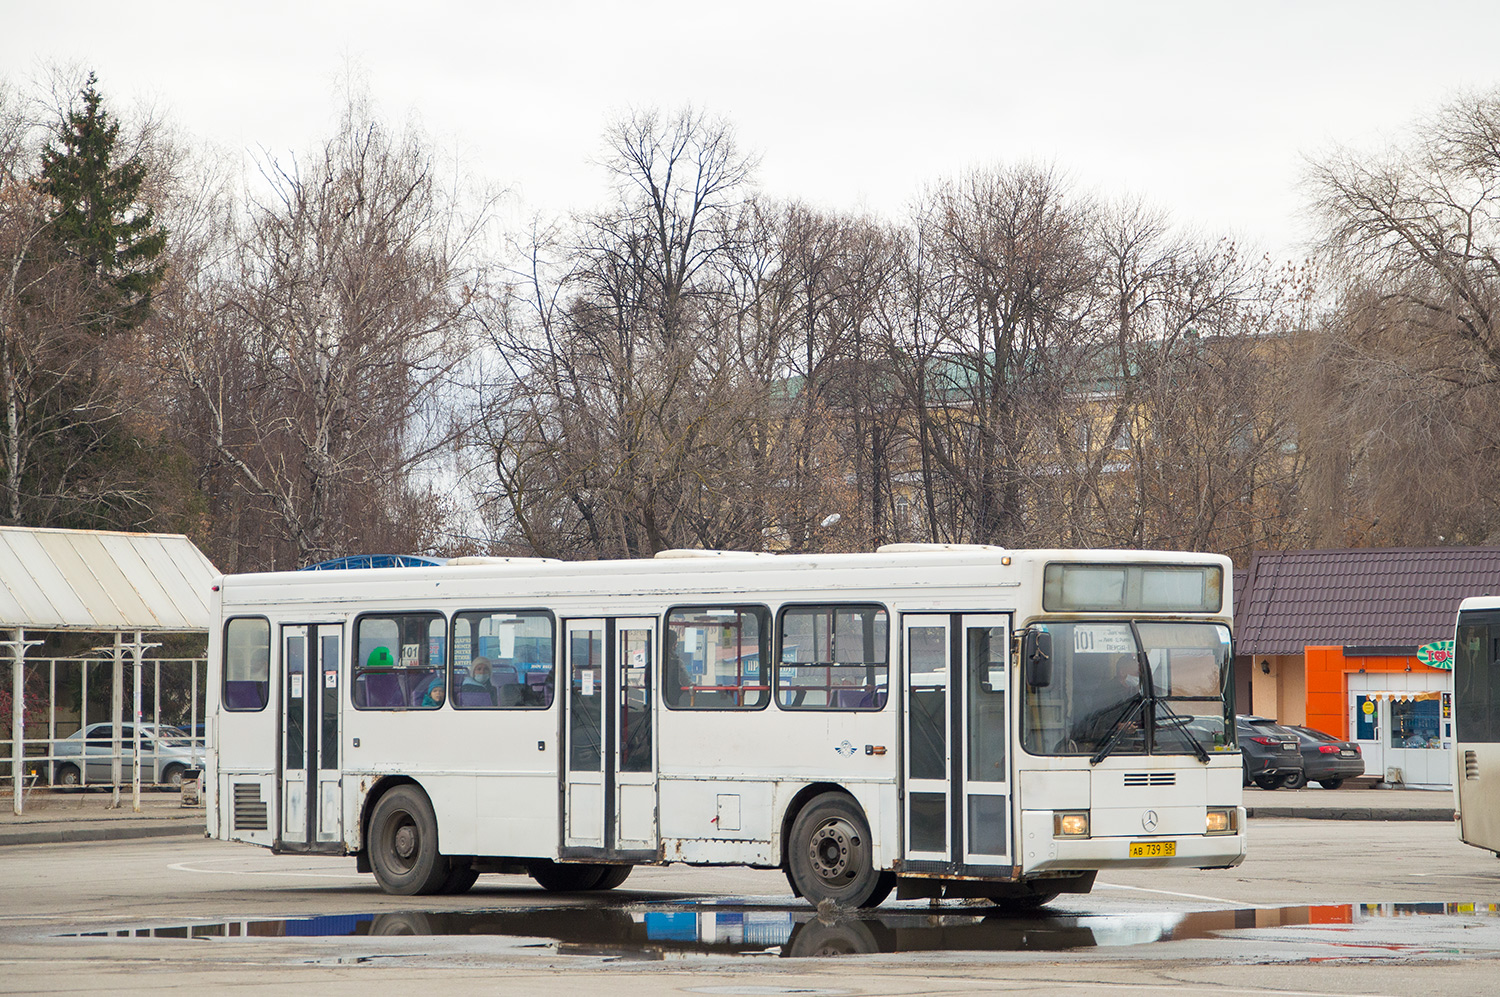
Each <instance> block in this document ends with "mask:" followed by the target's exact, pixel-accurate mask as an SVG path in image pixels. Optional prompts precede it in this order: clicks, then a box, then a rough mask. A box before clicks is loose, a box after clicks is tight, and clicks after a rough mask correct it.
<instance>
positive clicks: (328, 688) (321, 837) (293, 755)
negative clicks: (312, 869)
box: [276, 624, 343, 852]
mask: <svg viewBox="0 0 1500 997" xmlns="http://www.w3.org/2000/svg"><path fill="white" fill-rule="evenodd" d="M341 641H342V628H341V627H340V626H338V625H337V624H332V625H330V624H301V625H297V626H283V627H282V628H281V662H282V669H283V673H282V686H281V689H282V712H281V724H280V726H281V758H280V762H281V764H280V769H281V772H280V783H281V787H280V789H281V792H280V794H279V795H280V799H281V817H280V824H279V827H278V829H277V835H276V836H277V842H276V847H277V848H279V849H280V850H282V851H288V852H341V851H342V850H343V796H342V792H341V790H340V786H341V782H340V779H339V647H340V644H341Z"/></svg>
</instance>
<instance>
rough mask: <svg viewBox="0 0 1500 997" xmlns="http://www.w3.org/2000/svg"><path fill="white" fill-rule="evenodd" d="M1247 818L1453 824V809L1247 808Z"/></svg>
mask: <svg viewBox="0 0 1500 997" xmlns="http://www.w3.org/2000/svg"><path fill="white" fill-rule="evenodd" d="M1245 816H1247V817H1277V818H1281V819H1294V820H1296V819H1300V820H1387V821H1390V820H1403V821H1404V820H1421V821H1443V822H1445V823H1450V824H1451V823H1452V822H1453V810H1452V809H1451V808H1439V807H1392V808H1391V809H1389V810H1380V809H1372V808H1370V807H1248V808H1246V810H1245Z"/></svg>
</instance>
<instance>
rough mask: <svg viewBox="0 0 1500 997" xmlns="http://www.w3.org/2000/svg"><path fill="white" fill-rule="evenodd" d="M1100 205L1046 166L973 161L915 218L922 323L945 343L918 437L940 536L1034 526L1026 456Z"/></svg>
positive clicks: (1050, 386) (1067, 336) (1052, 388)
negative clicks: (974, 167) (978, 167)
mask: <svg viewBox="0 0 1500 997" xmlns="http://www.w3.org/2000/svg"><path fill="white" fill-rule="evenodd" d="M1093 211H1094V209H1093V207H1092V206H1091V205H1090V204H1089V203H1088V202H1087V201H1086V200H1084V199H1081V198H1080V199H1075V198H1072V197H1071V196H1070V194H1069V192H1068V191H1067V189H1066V186H1065V185H1064V184H1063V182H1062V181H1061V179H1060V178H1059V177H1058V176H1056V175H1055V174H1054V173H1053V172H1052V171H1050V170H1047V169H1042V168H1036V167H1022V168H1016V169H1011V170H1003V171H976V172H974V173H971V174H969V175H967V176H964V177H962V178H960V179H958V180H956V181H953V182H950V183H948V184H945V185H943V186H941V187H939V188H938V189H937V190H936V191H935V192H934V193H933V194H932V196H931V197H930V198H929V199H928V202H927V204H926V205H925V207H924V209H923V212H922V215H921V226H922V229H921V232H922V235H921V238H922V255H923V265H924V269H925V270H926V272H927V274H928V276H927V277H926V278H925V279H924V282H923V297H922V305H921V321H922V323H924V324H927V325H930V326H931V327H932V328H933V329H934V333H933V335H934V336H935V337H936V338H937V339H938V340H939V341H940V342H941V347H940V349H939V351H938V352H937V354H936V355H935V356H934V358H933V359H935V360H936V361H937V366H936V367H934V368H933V369H932V370H931V371H929V372H928V373H927V374H925V375H924V376H925V377H926V383H925V391H926V393H927V394H928V395H930V396H931V397H933V398H938V399H941V403H940V404H938V405H935V406H933V405H929V406H928V407H927V408H926V409H925V410H924V412H923V416H924V419H925V423H924V425H923V426H922V428H921V433H920V439H921V441H922V446H923V447H924V464H925V465H926V466H927V467H928V468H929V469H930V470H931V472H932V476H931V477H930V478H929V479H928V481H927V484H926V487H927V488H929V489H934V490H935V492H936V494H937V495H938V497H939V499H938V504H939V505H942V506H943V507H944V508H945V509H946V513H943V514H941V515H940V516H939V520H938V522H936V523H934V526H935V527H936V530H935V533H936V534H937V535H938V536H940V537H941V538H943V539H949V540H960V541H982V542H999V543H1010V544H1019V543H1022V542H1025V541H1027V540H1028V539H1030V537H1029V536H1028V531H1029V527H1028V525H1027V517H1026V509H1025V499H1026V479H1027V475H1028V468H1027V463H1028V461H1027V455H1028V454H1029V453H1031V452H1032V451H1033V449H1034V448H1035V446H1036V444H1037V438H1036V435H1035V431H1036V428H1037V421H1036V416H1037V415H1038V414H1039V413H1041V412H1043V411H1045V409H1046V407H1047V406H1048V405H1049V404H1050V402H1051V401H1052V400H1055V399H1057V398H1058V397H1059V392H1060V390H1061V389H1060V387H1059V385H1058V378H1059V377H1060V376H1061V375H1062V372H1063V371H1064V369H1065V368H1066V367H1067V366H1068V365H1069V364H1070V363H1071V358H1072V357H1073V355H1074V344H1075V341H1076V340H1077V338H1078V335H1079V330H1080V323H1081V319H1082V317H1083V315H1084V314H1085V313H1086V311H1087V309H1088V308H1089V307H1090V305H1091V304H1092V302H1093V294H1094V286H1095V281H1096V277H1097V266H1096V263H1095V260H1094V258H1093V255H1092V252H1091V246H1090V243H1089V226H1090V219H1091V216H1092V213H1093Z"/></svg>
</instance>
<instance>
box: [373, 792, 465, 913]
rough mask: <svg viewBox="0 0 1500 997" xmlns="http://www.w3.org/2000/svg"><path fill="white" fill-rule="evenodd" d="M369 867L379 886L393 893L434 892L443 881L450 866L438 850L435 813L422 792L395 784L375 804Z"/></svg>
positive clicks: (406, 894)
mask: <svg viewBox="0 0 1500 997" xmlns="http://www.w3.org/2000/svg"><path fill="white" fill-rule="evenodd" d="M370 867H371V868H372V869H373V870H374V872H375V881H376V882H378V883H379V884H380V888H381V889H382V890H384V891H385V892H387V893H391V894H395V895H396V896H403V897H410V896H417V895H424V894H430V893H436V892H437V891H438V890H439V889H440V888H441V887H442V885H443V884H444V883H445V882H446V881H447V879H448V874H449V872H450V866H449V862H448V860H447V859H446V858H444V857H443V855H442V854H441V853H439V852H438V827H437V816H436V815H435V814H434V813H433V812H432V803H431V802H430V801H429V800H428V799H427V794H426V793H424V792H422V791H421V790H420V789H418V788H417V787H415V786H397V787H396V788H395V789H393V790H391V791H390V792H389V793H386V794H385V795H384V796H382V797H381V798H380V802H379V803H377V804H375V812H374V814H372V815H371V817H370Z"/></svg>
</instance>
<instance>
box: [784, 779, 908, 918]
mask: <svg viewBox="0 0 1500 997" xmlns="http://www.w3.org/2000/svg"><path fill="white" fill-rule="evenodd" d="M873 854H874V850H873V848H872V847H871V841H870V825H869V823H868V822H866V820H865V815H864V814H863V813H862V812H861V811H860V808H859V804H857V803H855V802H854V801H853V800H852V799H850V798H849V797H847V796H845V795H843V794H842V793H824V794H823V795H822V796H818V797H815V798H814V799H813V800H812V801H811V802H809V803H808V804H807V806H805V807H803V808H802V812H801V813H799V814H798V815H797V819H796V820H795V821H793V822H792V834H791V839H790V841H789V843H788V850H787V879H789V880H791V883H792V889H793V890H795V891H796V892H798V893H800V894H801V895H802V896H803V897H804V898H805V899H806V900H807V901H808V902H809V903H811V904H812V905H813V906H814V907H816V906H817V905H818V904H820V903H822V902H823V901H824V900H828V901H831V902H833V903H835V904H838V905H840V906H843V907H875V906H878V905H879V903H880V902H881V901H882V900H884V899H885V898H886V897H887V896H888V895H889V894H890V892H891V887H893V886H895V884H896V877H895V875H894V874H882V873H880V872H878V871H876V869H875V867H874V865H873V864H872V858H871V857H872V855H873Z"/></svg>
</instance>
